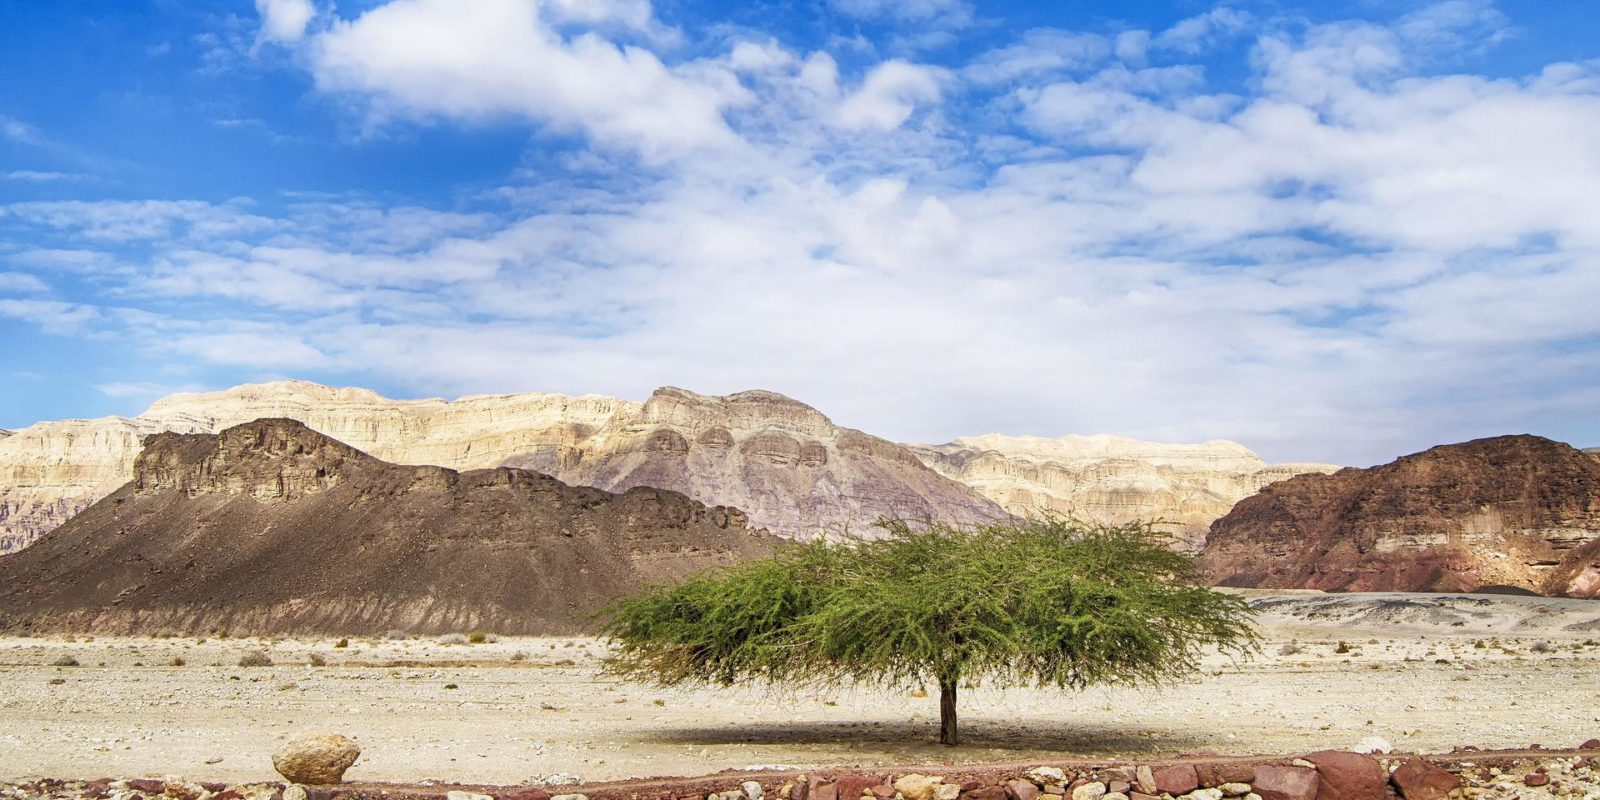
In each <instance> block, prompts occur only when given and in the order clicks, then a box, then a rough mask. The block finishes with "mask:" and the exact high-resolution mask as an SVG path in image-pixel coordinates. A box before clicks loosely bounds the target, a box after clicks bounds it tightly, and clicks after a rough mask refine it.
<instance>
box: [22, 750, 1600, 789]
mask: <svg viewBox="0 0 1600 800" xmlns="http://www.w3.org/2000/svg"><path fill="white" fill-rule="evenodd" d="M1591 745H1592V747H1591ZM1535 749H1537V748H1535ZM1582 750H1583V751H1585V752H1582V753H1580V754H1575V755H1562V756H1556V755H1548V756H1541V757H1537V758H1526V757H1508V756H1505V755H1502V754H1495V753H1482V754H1478V753H1463V754H1458V755H1454V756H1443V757H1439V758H1437V759H1429V758H1425V757H1421V756H1395V757H1389V756H1378V757H1374V756H1368V755H1362V754H1358V753H1350V752H1342V751H1321V752H1316V753H1310V754H1308V755H1306V756H1304V757H1303V758H1296V759H1292V760H1228V761H1213V762H1205V761H1199V762H1181V763H1167V764H1132V765H1117V766H1105V767H1095V768H1081V767H1073V768H1063V767H1059V766H1039V767H1034V768H1032V769H1028V770H1023V771H1005V770H998V769H994V768H990V769H982V768H978V767H969V768H967V771H965V772H958V771H956V769H955V768H951V769H950V770H948V773H947V774H942V775H941V774H925V773H920V772H919V773H906V774H883V773H863V772H855V771H821V772H816V773H812V774H802V775H795V774H790V775H787V776H782V775H779V776H774V775H772V774H771V773H768V774H764V775H761V776H759V777H762V778H767V779H768V780H755V779H754V777H757V776H747V779H746V780H743V781H738V778H734V777H726V776H723V777H720V778H719V777H707V778H697V779H683V780H672V779H661V780H660V781H659V785H656V782H655V781H649V782H646V781H630V782H626V783H621V784H610V785H607V784H598V785H593V786H589V787H584V788H585V791H583V792H581V793H580V792H577V791H568V792H566V793H556V792H552V791H550V790H548V789H546V788H542V787H538V786H526V785H525V786H517V787H502V788H500V789H496V788H494V787H472V789H471V790H470V791H468V790H463V789H455V790H447V789H446V788H445V787H437V786H383V787H379V791H374V787H371V786H361V785H355V786H325V787H307V786H302V785H299V784H293V783H291V784H279V783H252V784H243V785H236V786H226V785H223V784H214V783H194V782H190V781H185V780H182V779H178V778H168V779H166V780H124V781H112V780H110V779H102V780H97V781H75V782H68V781H59V780H40V781H35V782H30V783H17V784H0V800H359V799H360V798H367V797H373V796H379V795H381V796H384V797H388V798H391V799H392V800H1069V798H1070V800H1549V799H1550V798H1561V800H1600V753H1596V752H1593V751H1595V750H1600V741H1595V742H1585V746H1584V747H1583V748H1582ZM1524 755H1525V754H1524ZM1480 756H1481V757H1480ZM975 776H976V777H975ZM736 781H737V783H735V782H736Z"/></svg>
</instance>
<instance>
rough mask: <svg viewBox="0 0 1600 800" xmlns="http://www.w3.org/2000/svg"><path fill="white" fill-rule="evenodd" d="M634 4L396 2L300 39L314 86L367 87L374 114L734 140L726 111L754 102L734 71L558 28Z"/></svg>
mask: <svg viewBox="0 0 1600 800" xmlns="http://www.w3.org/2000/svg"><path fill="white" fill-rule="evenodd" d="M585 8H589V11H584V10H583V9H585ZM637 8H646V9H647V7H642V6H639V5H638V4H632V3H603V4H599V5H597V6H594V7H586V6H584V5H583V4H573V3H565V4H554V5H550V6H542V5H541V4H539V3H536V2H532V0H476V1H475V2H472V3H458V2H454V1H453V0H392V2H388V3H385V4H383V5H380V6H378V7H375V8H372V9H370V10H368V11H366V12H364V13H362V14H361V15H360V16H359V17H357V18H356V19H353V20H343V19H341V20H336V21H335V22H334V23H333V24H332V26H331V27H330V28H329V29H328V30H326V31H324V32H321V33H318V34H316V35H314V36H312V37H310V38H309V40H308V42H307V45H306V47H307V52H308V54H309V60H310V63H311V68H312V71H313V74H314V76H315V78H316V82H317V86H318V87H319V88H321V89H322V90H324V91H330V92H348V93H354V94H357V95H362V96H370V97H371V98H373V101H372V102H373V104H374V105H373V110H374V112H375V113H378V114H380V115H382V114H394V115H415V116H421V117H428V116H435V115H437V116H444V117H453V118H459V119H469V120H483V119H491V118H495V117H505V116H517V117H524V118H527V119H530V120H533V121H535V122H539V123H542V124H547V125H550V126H552V127H554V128H557V129H568V130H576V131H581V132H583V133H586V134H587V135H589V136H590V137H592V138H593V139H595V140H596V141H599V142H602V143H606V144H611V145H620V146H624V147H629V148H635V149H637V150H639V151H640V152H642V153H643V154H645V155H646V156H650V157H661V156H666V155H671V154H674V153H681V152H683V151H686V150H693V149H697V148H702V147H715V146H719V145H726V144H729V143H730V142H731V141H733V139H734V136H733V134H732V133H731V131H729V129H728V127H727V125H726V124H725V122H724V120H723V118H722V116H721V114H722V111H723V109H725V108H728V107H730V106H736V105H740V104H744V103H747V102H749V101H750V99H751V98H750V96H749V94H748V93H747V92H746V91H745V90H744V89H743V88H742V87H741V86H740V85H739V83H738V81H737V80H736V79H735V78H734V77H733V76H732V75H731V74H729V73H727V72H724V71H719V70H716V69H712V68H708V67H701V66H697V65H692V64H691V65H685V66H680V67H669V66H667V65H666V64H664V63H663V62H662V61H661V60H660V59H659V58H658V57H657V56H656V55H655V54H654V53H653V52H651V51H650V50H647V49H645V48H643V47H638V46H633V45H627V44H617V43H614V42H612V41H609V40H607V39H605V38H602V37H601V36H600V35H598V34H597V33H594V32H590V31H586V32H580V33H576V34H573V35H567V34H566V33H564V32H563V31H562V30H560V29H558V27H556V26H557V24H558V23H571V22H574V21H576V22H585V21H587V22H595V21H599V20H604V21H611V22H627V23H629V24H630V25H632V26H638V25H648V24H649V23H648V20H642V19H640V18H639V16H640V14H642V13H643V12H640V11H633V12H631V13H630V12H629V9H637ZM596 9H599V10H596ZM602 11H604V13H602Z"/></svg>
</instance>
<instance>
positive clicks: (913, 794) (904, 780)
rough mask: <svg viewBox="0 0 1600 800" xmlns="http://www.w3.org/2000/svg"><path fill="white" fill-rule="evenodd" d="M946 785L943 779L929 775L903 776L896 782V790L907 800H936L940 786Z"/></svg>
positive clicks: (912, 774)
mask: <svg viewBox="0 0 1600 800" xmlns="http://www.w3.org/2000/svg"><path fill="white" fill-rule="evenodd" d="M943 783H944V779H943V778H936V777H932V776H928V775H918V774H917V773H914V772H913V773H911V774H910V775H902V776H900V779H899V780H897V781H895V782H894V790H895V791H897V792H899V793H900V794H901V795H903V796H904V797H905V799H906V800H936V798H937V795H938V791H939V786H940V785H941V784H943Z"/></svg>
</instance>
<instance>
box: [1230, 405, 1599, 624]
mask: <svg viewBox="0 0 1600 800" xmlns="http://www.w3.org/2000/svg"><path fill="white" fill-rule="evenodd" d="M1200 564H1201V567H1202V569H1203V570H1204V571H1205V573H1206V575H1207V576H1208V577H1210V578H1211V579H1212V580H1213V581H1215V582H1217V583H1220V584H1223V585H1228V586H1260V587H1271V588H1308V589H1329V590H1349V591H1424V590H1427V591H1470V590H1474V589H1478V588H1481V587H1485V586H1513V587H1519V588H1523V589H1529V590H1532V591H1536V592H1540V593H1542V594H1547V595H1567V596H1572V597H1596V596H1600V460H1596V459H1594V458H1591V457H1589V456H1587V455H1585V454H1583V453H1582V452H1580V451H1578V450H1577V449H1575V448H1573V447H1570V446H1568V445H1565V444H1561V443H1559V442H1553V441H1550V440H1549V439H1543V438H1540V437H1537V436H1501V437H1496V438H1491V439H1478V440H1475V441H1471V442H1466V443H1463V444H1454V445H1445V446H1442V447H1435V448H1433V449H1431V450H1427V451H1425V452H1422V453H1416V454H1413V455H1409V456H1404V457H1402V458H1400V459H1398V460H1396V461H1394V462H1391V463H1389V464H1384V465H1382V466H1378V467H1373V468H1371V469H1353V468H1351V469H1343V470H1340V471H1338V472H1336V473H1333V474H1331V475H1301V476H1298V477H1295V478H1291V479H1289V480H1286V481H1282V482H1280V483H1276V484H1272V485H1270V486H1267V487H1266V488H1264V489H1262V490H1261V492H1260V493H1258V494H1256V495H1254V496H1252V497H1248V498H1245V499H1244V500H1241V501H1240V502H1239V504H1238V505H1236V506H1234V508H1233V510H1232V511H1231V512H1229V513H1228V514H1227V516H1224V517H1222V518H1221V519H1219V520H1217V521H1216V522H1215V523H1214V524H1213V525H1212V526H1211V533H1210V538H1209V540H1208V542H1207V545H1206V549H1205V552H1204V553H1202V554H1201V556H1200Z"/></svg>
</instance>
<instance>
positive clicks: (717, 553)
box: [0, 419, 772, 634]
mask: <svg viewBox="0 0 1600 800" xmlns="http://www.w3.org/2000/svg"><path fill="white" fill-rule="evenodd" d="M771 542H772V540H771V539H770V537H768V536H767V535H766V534H765V533H764V532H759V531H751V530H749V529H748V528H747V527H746V526H745V520H744V517H743V515H742V514H741V513H740V512H738V511H737V510H733V509H727V508H707V507H706V506H704V505H702V504H700V503H696V502H694V501H692V500H689V499H688V498H686V497H683V496H682V495H680V494H677V493H675V492H668V491H662V490H657V489H634V490H631V491H629V492H627V493H625V494H621V495H615V494H611V493H608V492H604V491H600V490H598V489H592V488H579V487H571V486H567V485H565V484H563V483H561V482H560V481H557V480H555V479H553V478H550V477H548V476H545V475H540V474H537V473H532V472H527V471H523V470H516V469H491V470H476V471H470V472H459V473H458V472H455V471H453V470H449V469H444V468H442V467H431V466H421V467H418V466H399V465H394V464H389V463H386V462H383V461H380V460H378V459H376V458H373V457H371V456H368V455H366V454H365V453H362V452H361V451H359V450H356V449H354V448H352V447H349V446H347V445H345V444H342V443H340V442H337V441H335V440H333V439H331V438H329V437H326V436H323V435H321V434H319V433H316V432H315V431H312V430H310V429H309V428H307V427H306V426H304V425H302V424H300V423H298V422H295V421H292V420H283V419H277V420H260V421H256V422H251V423H247V424H244V425H240V426H236V427H232V428H229V429H227V430H225V431H223V432H222V433H221V434H216V435H211V434H173V433H162V434H158V435H155V436H153V437H151V439H150V440H149V441H148V442H147V444H146V446H145V448H144V450H143V452H142V453H141V454H140V455H139V457H138V459H137V461H136V464H135V468H134V478H133V480H132V481H130V482H129V483H128V484H127V485H125V486H123V487H122V488H120V489H118V490H117V491H116V492H114V493H112V494H111V495H110V496H109V497H106V498H105V499H103V500H101V501H100V502H98V503H96V504H94V505H92V506H90V507H89V508H87V509H85V510H84V511H83V512H81V513H79V514H78V515H77V516H75V517H74V518H73V519H72V520H71V521H70V522H68V523H67V524H65V525H63V526H61V527H60V528H58V529H56V530H54V531H52V532H51V533H49V534H48V535H46V536H44V537H43V538H42V539H41V540H40V541H39V542H38V543H37V544H35V545H34V546H32V547H29V548H27V549H26V550H23V551H22V552H19V553H15V554H12V555H8V556H4V557H0V627H4V628H9V629H25V630H78V631H103V632H117V633H126V632H159V631H175V632H195V633H200V632H209V631H215V630H226V631H229V632H230V633H252V634H276V633H290V632H313V633H347V634H370V633H378V632H381V631H385V630H390V629H396V628H399V629H405V630H411V631H416V632H421V633H440V632H450V631H466V630H471V629H478V628H481V629H486V630H494V631H498V632H503V633H514V634H546V633H565V632H572V631H576V630H579V629H581V628H582V626H583V625H584V621H585V618H586V615H587V614H589V613H590V612H592V611H593V610H594V609H595V608H597V607H598V606H599V605H600V604H601V603H603V602H605V601H606V600H608V599H610V598H612V597H616V596H618V595H620V594H623V593H626V592H630V591H636V590H637V589H638V587H639V586H640V585H642V584H644V583H647V582H650V581H657V580H663V579H670V578H676V577H681V576H683V575H686V574H689V573H691V572H694V571H697V570H699V569H702V568H705V567H708V566H711V565H714V564H719V563H727V562H729V561H732V560H734V559H738V558H748V557H754V556H759V555H762V554H764V553H766V552H769V551H770V547H771Z"/></svg>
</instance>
